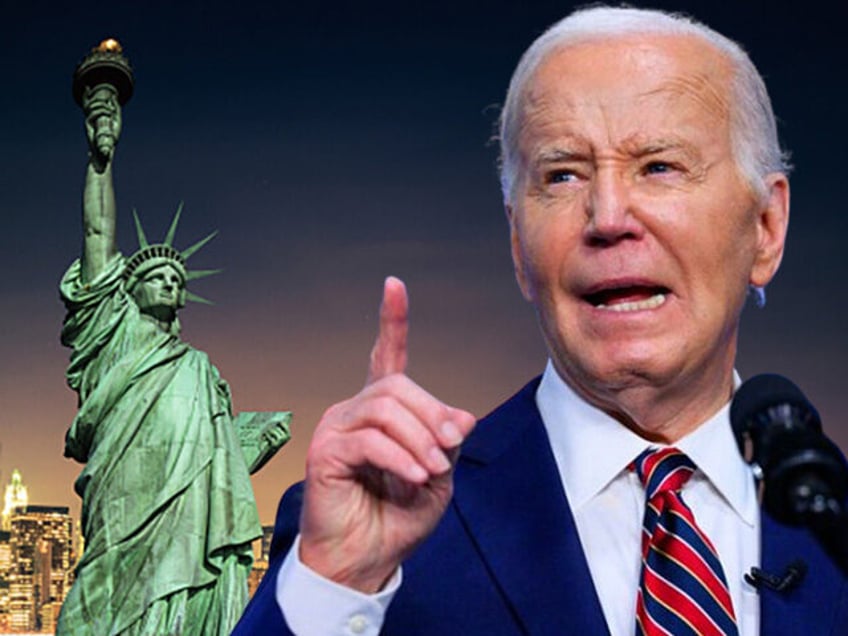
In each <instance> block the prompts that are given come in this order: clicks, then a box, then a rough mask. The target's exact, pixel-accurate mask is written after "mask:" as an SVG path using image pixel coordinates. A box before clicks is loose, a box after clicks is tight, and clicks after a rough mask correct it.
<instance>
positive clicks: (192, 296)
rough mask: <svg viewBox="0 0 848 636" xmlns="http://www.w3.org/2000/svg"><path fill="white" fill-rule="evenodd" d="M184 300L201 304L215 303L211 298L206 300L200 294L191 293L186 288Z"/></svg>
mask: <svg viewBox="0 0 848 636" xmlns="http://www.w3.org/2000/svg"><path fill="white" fill-rule="evenodd" d="M186 300H190V301H191V302H193V303H201V304H203V305H214V304H215V303H213V302H212V301H211V300H207V299H206V298H203V297H202V296H198V295H197V294H194V293H192V292H190V291H188V290H186Z"/></svg>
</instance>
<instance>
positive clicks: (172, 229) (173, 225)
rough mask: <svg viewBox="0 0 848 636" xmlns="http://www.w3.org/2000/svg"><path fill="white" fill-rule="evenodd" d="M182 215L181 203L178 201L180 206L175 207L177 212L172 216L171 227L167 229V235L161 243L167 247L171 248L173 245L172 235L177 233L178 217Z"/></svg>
mask: <svg viewBox="0 0 848 636" xmlns="http://www.w3.org/2000/svg"><path fill="white" fill-rule="evenodd" d="M182 213H183V202H182V201H180V204H179V205H178V206H177V212H176V214H174V220H173V221H171V227H169V228H168V233H167V234H166V235H165V240H164V241H163V243H165V245H169V246H171V247H173V245H174V235H175V234H176V233H177V226H178V225H179V224H180V216H181V215H182Z"/></svg>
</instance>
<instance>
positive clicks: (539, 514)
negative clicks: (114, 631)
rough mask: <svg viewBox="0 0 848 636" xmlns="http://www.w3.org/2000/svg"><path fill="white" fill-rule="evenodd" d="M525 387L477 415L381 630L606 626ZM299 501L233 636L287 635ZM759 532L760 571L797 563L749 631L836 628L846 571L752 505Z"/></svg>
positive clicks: (836, 635)
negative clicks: (793, 578) (281, 580)
mask: <svg viewBox="0 0 848 636" xmlns="http://www.w3.org/2000/svg"><path fill="white" fill-rule="evenodd" d="M537 386H538V379H537V380H535V381H533V382H531V383H530V384H528V385H527V386H526V387H524V389H522V390H521V391H520V392H519V393H518V394H516V395H515V396H513V397H512V398H511V399H510V400H509V401H508V402H506V403H505V404H503V405H502V406H501V407H500V408H498V409H497V410H496V411H494V412H493V413H492V414H491V415H489V416H488V417H486V418H484V419H483V420H481V421H480V422H479V423H478V425H477V428H476V429H475V430H474V432H473V433H472V434H471V436H470V437H469V438H468V440H466V442H465V444H463V448H462V454H461V457H460V459H459V461H458V464H457V467H456V473H455V490H454V496H453V499H452V500H451V503H450V505H449V506H448V509H447V511H446V513H445V515H444V517H443V518H442V520H441V522H440V523H439V525H438V526H437V528H436V530H435V531H434V532H433V534H432V535H431V536H430V537H429V538H428V539H427V540H426V541H425V542H424V543H423V544H422V545H421V547H420V548H418V550H417V551H416V552H415V554H414V555H413V556H412V557H411V558H410V559H409V560H408V561H407V562H405V563H404V565H403V585H402V586H401V588H400V590H399V591H398V593H397V595H396V596H395V598H394V600H393V602H392V604H391V606H390V607H389V610H388V612H387V614H386V621H385V624H384V627H383V631H382V632H381V633H383V634H387V635H395V636H416V635H422V636H424V635H426V636H444V635H451V636H452V635H454V634H456V635H460V634H461V635H463V636H477V635H480V636H517V635H519V634H538V635H547V634H550V635H551V636H563V635H565V634H579V635H584V634H588V635H595V634H598V635H602V634H608V629H607V626H606V623H605V621H604V618H603V614H602V612H601V606H600V602H599V601H598V598H597V596H596V594H595V590H594V587H593V585H592V581H591V578H590V574H589V569H588V566H587V564H586V559H585V557H584V555H583V551H582V549H581V546H580V541H579V539H578V536H577V530H576V528H575V525H574V519H573V518H572V515H571V511H570V509H569V507H568V503H567V501H566V498H565V494H564V492H563V489H562V484H561V481H560V478H559V473H558V471H557V468H556V465H555V462H554V458H553V454H552V451H551V447H550V444H549V442H548V438H547V434H546V432H545V428H544V425H543V424H542V420H541V417H540V415H539V412H538V410H537V408H536V403H535V393H536V387H537ZM301 498H302V490H301V488H300V487H299V486H295V487H294V488H292V489H290V490H289V491H288V492H287V493H286V494H285V496H284V497H283V499H282V501H281V502H280V508H279V511H278V513H277V522H276V528H275V532H274V540H273V544H272V556H271V566H270V568H269V570H268V572H267V574H266V575H265V578H264V580H263V581H262V584H261V585H260V587H259V589H258V590H257V592H256V594H255V595H254V597H253V599H252V600H251V602H250V604H249V605H248V607H247V609H246V610H245V613H244V616H243V617H242V619H241V621H240V622H239V624H238V626H237V627H236V629H235V631H234V632H233V633H234V634H236V635H240V636H241V635H244V634H263V635H264V634H269V635H270V634H289V633H290V632H289V630H288V628H287V627H286V625H285V621H284V619H283V617H282V614H281V612H280V610H279V608H278V605H277V603H276V600H275V597H274V588H275V581H276V578H277V572H278V571H279V568H280V565H281V563H282V561H283V559H284V557H285V554H286V552H287V551H288V548H289V546H290V545H291V542H292V541H293V540H294V537H295V535H296V533H297V524H298V515H299V510H300V502H301ZM762 532H763V534H762V549H763V559H762V561H763V563H762V568H763V569H764V570H765V571H766V572H772V573H782V572H783V571H784V570H785V568H786V567H787V565H788V564H790V563H792V562H793V561H795V560H797V559H803V560H804V561H805V562H806V564H807V565H808V567H809V571H808V573H807V575H806V577H805V579H804V580H803V581H802V582H801V584H800V585H799V586H797V587H796V588H795V589H793V590H791V591H790V592H788V593H783V594H781V593H777V592H773V591H769V590H763V591H762V592H761V627H762V629H761V633H762V634H763V635H764V636H782V635H786V636H790V635H791V636H798V635H799V634H811V635H815V636H826V635H830V636H846V635H848V577H846V576H844V575H843V574H842V573H841V572H840V571H839V570H838V569H837V567H836V566H835V565H834V564H833V563H832V562H831V561H830V560H829V559H828V558H827V556H826V554H825V553H824V552H823V550H822V549H821V547H820V546H819V544H818V543H817V541H816V540H815V539H814V538H813V537H812V536H811V535H810V534H809V533H808V532H807V531H805V530H803V529H797V528H790V527H786V526H782V525H780V524H778V523H777V522H775V521H774V520H773V519H772V518H770V517H769V516H767V515H766V514H765V513H764V514H763V520H762ZM634 594H635V591H634ZM634 620H635V619H634ZM634 624H635V623H634Z"/></svg>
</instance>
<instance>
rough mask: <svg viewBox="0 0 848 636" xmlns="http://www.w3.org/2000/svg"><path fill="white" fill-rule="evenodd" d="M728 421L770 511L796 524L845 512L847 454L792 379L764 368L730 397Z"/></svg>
mask: <svg viewBox="0 0 848 636" xmlns="http://www.w3.org/2000/svg"><path fill="white" fill-rule="evenodd" d="M730 422H731V426H732V427H733V433H734V435H735V437H736V443H737V444H738V445H739V450H740V451H741V453H742V456H743V457H745V459H746V461H748V462H749V463H750V464H751V465H752V466H753V469H754V475H755V476H756V478H757V479H758V480H760V481H762V484H763V506H764V507H765V509H766V510H767V511H768V512H769V513H770V514H771V515H772V516H774V517H775V518H776V519H778V520H779V521H782V522H784V523H788V524H793V525H800V524H810V525H817V524H819V523H821V522H823V521H824V520H827V521H828V522H830V520H834V519H838V518H840V517H842V516H843V514H844V512H845V511H844V507H845V501H846V498H848V466H846V462H845V458H844V457H843V456H842V453H841V452H840V451H839V449H838V448H837V447H836V445H835V444H834V443H833V442H832V441H830V440H829V439H828V438H827V437H825V435H824V434H823V433H822V426H821V419H820V418H819V414H818V412H817V411H816V409H815V407H813V405H812V404H810V402H809V401H808V400H807V398H806V397H805V396H804V394H803V393H802V392H801V390H800V389H799V388H798V387H797V386H795V385H794V384H793V383H792V382H791V381H789V380H787V379H786V378H784V377H782V376H779V375H773V374H763V375H758V376H755V377H753V378H751V379H750V380H748V381H747V382H745V383H744V384H743V385H742V386H741V387H740V388H739V390H738V391H737V392H736V395H735V396H734V398H733V402H732V403H731V406H730Z"/></svg>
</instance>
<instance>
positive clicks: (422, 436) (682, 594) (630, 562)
mask: <svg viewBox="0 0 848 636" xmlns="http://www.w3.org/2000/svg"><path fill="white" fill-rule="evenodd" d="M501 147H502V183H503V191H504V198H505V202H506V211H507V217H508V219H509V225H510V239H511V246H512V256H513V261H514V264H515V273H516V278H517V280H518V284H519V286H520V288H521V291H522V293H523V295H524V297H525V298H526V299H527V300H528V301H529V302H531V303H532V304H533V306H534V307H535V309H536V312H537V314H538V318H539V323H540V325H541V329H542V334H543V337H544V339H545V343H546V345H547V349H548V352H549V355H550V362H549V364H548V366H547V368H546V369H545V372H544V375H543V376H542V378H541V380H535V381H533V382H531V383H530V384H529V385H527V386H526V387H525V388H524V389H523V390H522V391H520V392H519V393H518V394H517V395H515V396H514V397H513V398H511V399H510V400H509V401H508V402H506V403H505V404H504V405H502V406H501V407H499V408H498V409H497V410H495V411H494V412H493V413H492V414H491V415H489V416H488V417H486V418H484V419H482V420H481V421H480V422H479V423H477V425H476V427H474V428H473V432H472V427H473V420H472V417H471V415H470V414H468V413H466V412H464V411H461V410H458V409H455V408H452V407H449V406H447V405H445V404H443V403H441V402H440V401H439V400H437V399H436V398H435V397H433V396H431V395H429V394H427V393H426V392H425V391H424V390H422V389H421V388H420V387H418V386H417V385H415V384H414V383H413V381H412V380H410V379H409V378H408V377H407V376H405V375H404V366H405V361H406V336H407V326H406V325H407V322H406V315H407V297H406V292H405V289H404V287H403V285H402V283H400V281H398V280H396V279H391V278H390V279H388V280H387V281H386V284H385V288H384V296H383V305H382V309H381V314H380V332H379V335H378V338H377V342H376V344H375V347H374V350H373V352H372V355H371V363H370V371H369V376H368V381H367V383H366V386H365V388H364V389H363V390H362V391H361V392H360V393H359V394H358V395H356V396H355V397H353V398H352V399H350V400H348V401H346V402H342V403H340V404H337V405H335V406H333V407H332V408H330V409H329V410H328V411H327V413H326V414H325V415H324V417H323V419H322V420H321V422H320V424H319V425H318V428H317V430H316V432H315V436H314V438H313V440H312V445H311V448H310V451H309V456H308V460H307V470H306V482H305V488H304V489H303V490H302V491H301V490H300V489H297V488H296V489H294V490H293V491H291V492H290V493H287V495H286V496H285V497H284V498H283V501H282V503H281V509H280V513H279V516H278V519H277V527H276V536H275V552H276V555H277V556H276V558H275V560H274V561H273V563H272V567H271V569H270V570H269V573H268V574H267V575H266V578H265V581H264V582H263V585H262V587H261V589H260V590H259V592H258V593H257V595H256V597H255V598H254V600H253V601H252V604H251V605H250V606H249V607H248V610H247V611H246V613H245V615H244V617H243V618H242V621H241V623H240V625H239V628H237V630H236V633H239V634H244V633H262V634H271V633H289V631H290V632H293V633H295V634H303V635H305V634H323V635H326V634H376V633H377V632H380V633H384V634H399V635H400V634H402V635H404V636H408V635H411V634H412V635H414V634H433V635H435V634H463V635H464V634H474V635H476V634H486V635H500V634H503V635H507V634H570V633H574V634H604V633H610V634H614V635H620V636H624V635H630V634H633V633H646V634H669V633H670V634H675V635H677V634H688V633H699V634H744V635H748V636H751V635H754V634H759V633H762V634H768V635H772V634H802V633H803V634H844V633H845V629H846V625H848V581H846V579H845V577H844V576H843V575H842V574H841V573H840V572H839V570H838V569H837V568H836V566H835V565H833V564H832V563H831V562H830V561H829V560H828V559H827V557H826V556H825V554H824V552H823V551H822V549H821V548H820V547H819V545H818V544H817V543H816V541H815V540H814V539H813V538H812V537H811V536H810V535H809V534H808V533H807V532H806V531H804V530H802V529H795V528H788V527H784V526H781V525H779V524H778V523H776V522H775V521H774V520H773V519H771V518H770V517H769V516H768V515H767V514H766V513H764V512H763V511H761V510H760V509H759V507H758V503H757V492H756V485H755V481H754V478H753V476H752V474H751V470H750V468H749V466H748V465H747V464H746V463H745V462H744V460H743V459H742V457H741V456H740V453H739V451H738V450H737V447H736V443H735V441H734V438H733V434H732V432H731V429H730V425H729V418H728V403H729V401H730V398H731V396H732V394H733V391H734V388H735V386H736V385H737V384H738V382H739V379H738V376H736V374H735V373H734V358H735V354H736V342H737V334H738V329H739V318H740V313H741V312H742V308H743V305H744V304H745V299H746V296H747V295H748V293H749V290H751V289H753V290H755V293H761V290H762V288H763V287H764V286H765V285H766V284H767V283H768V282H769V281H770V280H771V278H772V276H773V275H774V274H775V272H776V271H777V268H778V265H779V263H780V260H781V256H782V253H783V246H784V239H785V233H786V228H787V222H788V209H789V184H788V181H787V177H786V172H787V169H786V166H785V163H784V161H783V159H782V155H781V152H780V148H779V146H778V142H777V135H776V130H775V123H774V116H773V114H772V111H771V106H770V103H769V99H768V95H767V93H766V90H765V87H764V85H763V82H762V80H761V78H760V77H759V75H758V73H757V72H756V70H755V69H754V67H753V65H752V64H751V62H750V60H749V59H748V57H747V55H746V54H745V53H744V52H743V51H742V50H741V49H740V48H739V47H738V46H737V45H736V44H735V43H733V42H731V41H730V40H728V39H727V38H725V37H723V36H721V35H719V34H718V33H715V32H714V31H712V30H710V29H708V28H706V27H704V26H703V25H699V24H695V23H692V22H690V21H688V20H686V19H683V18H680V17H676V16H670V15H666V14H662V13H659V12H654V11H643V10H636V9H612V8H593V9H589V10H585V11H580V12H577V13H575V14H572V15H571V16H569V17H567V18H566V19H564V20H563V21H561V22H560V23H558V24H556V25H555V26H553V27H552V28H551V29H550V30H549V31H547V32H546V33H545V34H543V35H542V36H541V37H540V38H539V39H538V40H537V41H536V42H535V43H534V44H533V45H532V46H531V47H530V49H529V50H528V51H527V52H526V53H525V55H524V57H523V58H522V60H521V62H520V64H519V66H518V68H517V70H516V71H515V74H514V76H513V78H512V82H511V84H510V87H509V93H508V95H507V98H506V103H505V107H504V111H503V114H502V127H501ZM460 444H461V451H460V450H458V449H459V448H460ZM646 491H647V492H646ZM646 504H647V505H646ZM298 515H299V523H298ZM643 525H644V529H643ZM797 559H802V560H803V561H804V562H805V563H806V564H807V566H808V568H809V570H808V574H807V576H806V578H805V579H804V580H802V581H801V582H800V584H798V585H796V586H795V587H794V588H791V589H788V590H786V589H784V590H782V591H774V590H770V589H767V588H765V587H764V588H763V589H759V590H758V589H756V588H755V587H753V586H752V585H750V584H749V583H747V582H746V581H745V578H744V574H745V573H746V572H748V571H749V570H750V569H751V567H752V566H761V567H762V569H763V570H765V571H767V572H776V573H780V572H782V571H783V570H784V569H785V568H786V566H787V565H788V564H790V563H792V562H793V561H795V560H797Z"/></svg>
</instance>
